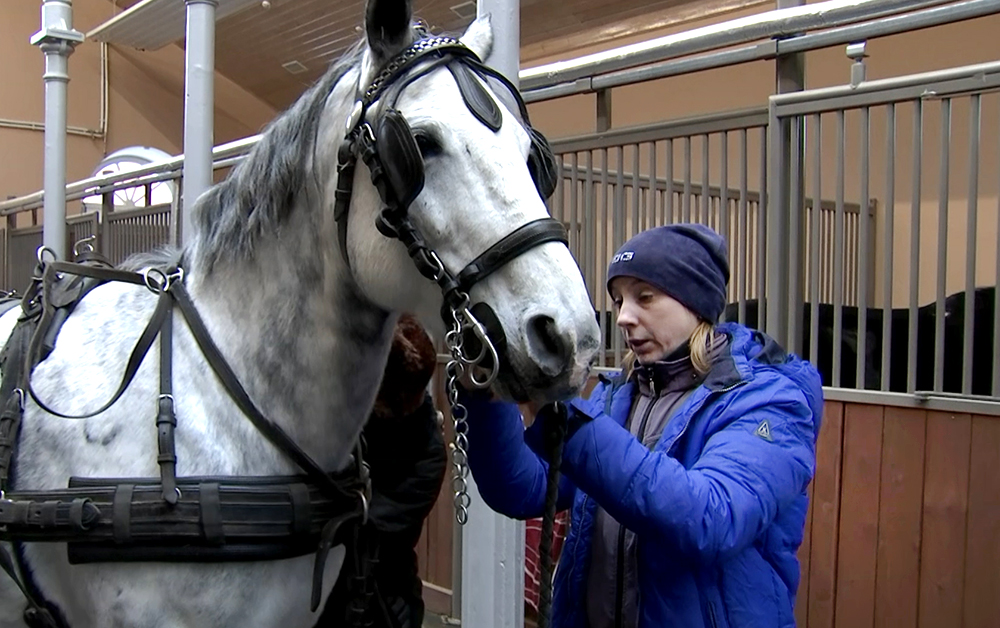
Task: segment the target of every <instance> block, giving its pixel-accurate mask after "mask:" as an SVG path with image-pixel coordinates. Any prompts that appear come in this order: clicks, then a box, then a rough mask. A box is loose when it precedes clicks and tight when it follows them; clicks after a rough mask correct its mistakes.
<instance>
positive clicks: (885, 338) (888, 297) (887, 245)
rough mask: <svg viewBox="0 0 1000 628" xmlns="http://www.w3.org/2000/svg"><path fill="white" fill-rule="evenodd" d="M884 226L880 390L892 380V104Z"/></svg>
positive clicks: (888, 120) (892, 108)
mask: <svg viewBox="0 0 1000 628" xmlns="http://www.w3.org/2000/svg"><path fill="white" fill-rule="evenodd" d="M885 115H886V120H885V127H886V132H885V137H886V139H885V219H884V222H885V226H884V227H883V235H884V239H883V241H882V250H883V254H882V390H889V384H890V383H891V382H892V379H891V370H892V360H890V359H889V357H890V354H891V352H892V288H893V281H892V266H893V261H894V260H893V259H892V256H893V237H894V235H895V216H896V105H895V104H891V105H887V106H886V109H885Z"/></svg>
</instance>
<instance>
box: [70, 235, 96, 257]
mask: <svg viewBox="0 0 1000 628" xmlns="http://www.w3.org/2000/svg"><path fill="white" fill-rule="evenodd" d="M96 241H97V236H95V235H91V236H87V237H86V238H83V239H82V240H77V242H76V244H74V245H73V256H74V257H80V255H81V254H82V253H93V252H94V251H95V250H96V249H95V248H94V244H93V243H94V242H96Z"/></svg>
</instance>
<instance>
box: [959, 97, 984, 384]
mask: <svg viewBox="0 0 1000 628" xmlns="http://www.w3.org/2000/svg"><path fill="white" fill-rule="evenodd" d="M981 114H982V97H981V96H980V95H979V94H972V96H970V101H969V165H968V168H969V214H968V216H966V231H965V320H964V321H963V322H964V323H965V327H964V334H963V338H962V339H963V341H964V342H963V347H962V394H964V395H971V394H972V375H973V373H972V346H973V345H972V334H973V330H974V329H975V322H976V231H977V227H978V224H977V223H978V218H979V133H980V132H981V128H980V117H981Z"/></svg>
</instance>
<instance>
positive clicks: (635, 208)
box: [628, 144, 653, 238]
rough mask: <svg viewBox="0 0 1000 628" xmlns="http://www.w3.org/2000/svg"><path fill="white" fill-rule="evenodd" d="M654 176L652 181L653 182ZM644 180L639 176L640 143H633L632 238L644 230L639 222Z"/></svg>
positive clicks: (630, 230) (630, 231) (629, 235)
mask: <svg viewBox="0 0 1000 628" xmlns="http://www.w3.org/2000/svg"><path fill="white" fill-rule="evenodd" d="M652 180H653V179H652V177H651V178H650V182H651V183H652ZM641 184H642V181H641V179H640V178H639V145H638V144H633V145H632V228H631V229H629V231H628V237H629V238H631V237H632V236H633V235H635V234H636V233H638V232H639V231H641V230H642V227H641V225H640V224H639V220H640V217H639V209H640V208H641V205H640V204H639V191H640V189H641Z"/></svg>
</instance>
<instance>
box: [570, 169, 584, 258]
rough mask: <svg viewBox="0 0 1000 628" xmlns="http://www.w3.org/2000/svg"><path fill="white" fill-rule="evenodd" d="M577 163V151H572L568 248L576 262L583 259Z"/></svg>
mask: <svg viewBox="0 0 1000 628" xmlns="http://www.w3.org/2000/svg"><path fill="white" fill-rule="evenodd" d="M579 164H580V156H579V153H573V156H572V157H571V158H570V167H571V168H572V169H573V171H572V172H571V173H570V179H569V182H570V188H569V246H570V250H571V251H573V254H574V255H575V256H576V259H577V263H580V262H582V261H583V251H582V247H581V246H580V220H579V218H580V216H579V209H578V205H579V202H580V192H579V190H578V188H579V185H580V183H579V181H578V180H577V179H578V178H579Z"/></svg>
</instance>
